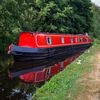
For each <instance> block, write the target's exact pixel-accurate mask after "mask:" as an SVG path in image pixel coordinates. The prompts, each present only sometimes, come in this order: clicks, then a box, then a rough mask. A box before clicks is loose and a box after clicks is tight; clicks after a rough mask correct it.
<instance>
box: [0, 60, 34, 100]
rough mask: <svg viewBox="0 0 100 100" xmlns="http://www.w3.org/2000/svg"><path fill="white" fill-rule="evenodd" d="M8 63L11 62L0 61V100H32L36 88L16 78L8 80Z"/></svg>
mask: <svg viewBox="0 0 100 100" xmlns="http://www.w3.org/2000/svg"><path fill="white" fill-rule="evenodd" d="M0 60H1V59H0ZM9 62H11V60H10V61H9V60H7V59H4V60H1V61H0V100H32V95H33V94H34V93H35V91H36V87H35V86H34V84H27V83H24V82H22V81H21V80H19V79H18V78H15V79H10V78H9V77H8V73H7V71H8V68H9Z"/></svg>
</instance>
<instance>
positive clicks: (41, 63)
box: [8, 32, 92, 83]
mask: <svg viewBox="0 0 100 100" xmlns="http://www.w3.org/2000/svg"><path fill="white" fill-rule="evenodd" d="M91 43H92V39H91V38H90V36H89V35H68V34H67V35H65V34H44V33H32V32H23V33H21V34H20V37H19V43H18V46H16V45H10V46H9V51H8V53H9V54H11V55H12V56H13V57H14V59H15V63H14V65H13V67H12V68H10V69H9V73H10V74H9V75H10V77H17V76H19V77H20V78H21V79H22V80H24V81H26V82H34V83H36V82H40V81H45V80H47V79H49V78H50V77H51V76H53V75H55V74H56V73H58V72H60V71H61V70H63V69H64V68H65V67H66V65H68V64H69V63H70V62H72V61H73V60H74V59H75V58H76V57H77V55H78V56H79V55H80V54H81V53H83V52H84V51H85V50H86V49H88V48H89V47H90V46H91Z"/></svg>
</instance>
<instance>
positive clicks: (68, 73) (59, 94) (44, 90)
mask: <svg viewBox="0 0 100 100" xmlns="http://www.w3.org/2000/svg"><path fill="white" fill-rule="evenodd" d="M99 45H100V44H99V41H98V40H95V42H94V45H93V46H92V47H91V48H90V49H89V50H87V51H86V52H85V53H84V54H83V55H81V56H80V57H79V58H78V59H77V60H75V61H74V62H73V63H72V64H70V65H69V66H68V67H67V68H66V69H65V70H64V71H62V72H60V73H59V74H57V75H55V76H54V77H53V78H52V79H51V80H50V81H48V82H46V83H45V85H44V86H42V87H41V88H38V89H37V91H36V93H35V94H34V95H33V100H71V98H70V94H71V95H72V97H74V96H75V95H77V93H78V90H77V89H78V85H76V80H77V79H78V78H80V77H81V76H82V75H84V74H85V73H87V72H88V71H91V69H92V66H93V65H92V62H93V59H92V58H93V55H94V54H95V53H96V52H97V51H98V50H100V46H99ZM78 60H81V64H77V62H78ZM72 100H73V99H72Z"/></svg>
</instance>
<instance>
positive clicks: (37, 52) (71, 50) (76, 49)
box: [11, 44, 91, 63]
mask: <svg viewBox="0 0 100 100" xmlns="http://www.w3.org/2000/svg"><path fill="white" fill-rule="evenodd" d="M90 46H91V44H82V45H75V46H66V47H55V48H25V47H19V46H14V47H13V49H12V51H11V54H12V55H13V57H14V59H15V61H19V62H20V61H21V62H22V61H34V63H35V62H36V63H40V62H42V61H45V60H47V59H57V58H59V57H60V58H61V57H62V59H63V58H64V59H65V58H67V57H69V56H72V55H74V54H77V53H81V52H83V51H84V50H86V49H88V48H89V47H90Z"/></svg>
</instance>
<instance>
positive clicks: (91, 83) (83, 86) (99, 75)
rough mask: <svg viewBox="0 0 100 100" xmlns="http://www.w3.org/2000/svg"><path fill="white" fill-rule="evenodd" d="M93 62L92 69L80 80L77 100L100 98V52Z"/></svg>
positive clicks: (97, 99)
mask: <svg viewBox="0 0 100 100" xmlns="http://www.w3.org/2000/svg"><path fill="white" fill-rule="evenodd" d="M93 63H94V64H93V69H92V71H91V72H90V73H88V74H86V75H85V76H83V77H82V78H81V79H79V80H78V83H79V84H80V92H79V93H78V96H77V97H76V100H100V52H98V53H97V54H96V55H95V56H94V62H93Z"/></svg>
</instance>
